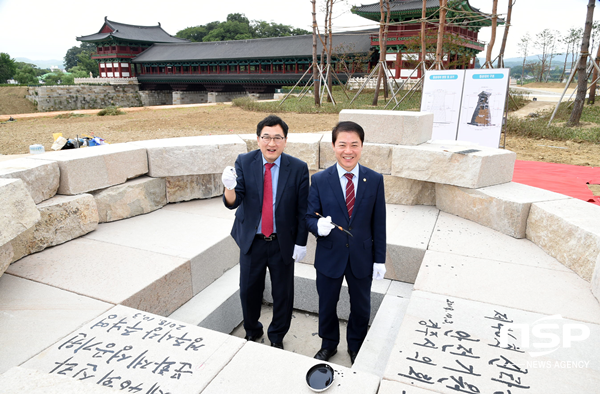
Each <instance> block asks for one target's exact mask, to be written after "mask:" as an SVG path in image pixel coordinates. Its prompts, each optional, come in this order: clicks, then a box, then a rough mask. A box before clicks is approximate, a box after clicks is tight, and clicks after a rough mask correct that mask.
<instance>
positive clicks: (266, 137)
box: [260, 135, 285, 144]
mask: <svg viewBox="0 0 600 394" xmlns="http://www.w3.org/2000/svg"><path fill="white" fill-rule="evenodd" d="M260 138H261V139H262V140H263V141H264V142H266V143H267V144H268V143H270V142H271V141H275V143H276V144H280V143H281V141H283V140H284V139H285V137H282V136H280V135H276V136H275V137H271V136H270V135H263V136H261V137H260Z"/></svg>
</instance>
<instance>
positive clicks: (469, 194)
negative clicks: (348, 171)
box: [435, 182, 570, 238]
mask: <svg viewBox="0 0 600 394" xmlns="http://www.w3.org/2000/svg"><path fill="white" fill-rule="evenodd" d="M435 197H436V206H437V207H438V208H439V209H440V210H442V211H444V212H448V213H451V214H453V215H457V216H460V217H462V218H465V219H469V220H472V221H474V222H475V223H479V224H482V225H484V226H486V227H489V228H492V229H494V230H496V231H500V232H501V233H504V234H506V235H510V236H511V237H515V238H524V237H525V228H526V227H527V217H528V216H529V209H530V207H531V203H534V202H539V201H552V200H565V199H567V198H570V197H568V196H565V195H563V194H558V193H554V192H550V191H547V190H543V189H538V188H536V187H532V186H527V185H522V184H520V183H514V182H509V183H504V184H502V185H496V186H490V187H483V188H481V189H467V188H463V187H458V186H452V185H444V184H440V183H438V184H436V185H435Z"/></svg>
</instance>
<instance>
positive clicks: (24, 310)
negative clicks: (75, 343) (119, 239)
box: [0, 264, 112, 391]
mask: <svg viewBox="0 0 600 394" xmlns="http://www.w3.org/2000/svg"><path fill="white" fill-rule="evenodd" d="M13 265H14V264H13ZM111 307H112V305H111V304H108V303H106V302H102V301H99V300H95V299H93V298H89V297H86V296H83V295H79V294H76V293H72V292H69V291H65V290H61V289H59V288H57V287H55V286H52V285H47V284H43V283H39V282H36V281H33V280H29V279H27V278H19V277H17V276H14V275H11V274H9V273H6V274H4V275H3V276H2V277H0V328H1V329H2V335H0V374H1V373H3V372H5V371H7V370H8V369H10V368H12V367H15V366H17V365H21V364H22V363H24V362H25V361H27V360H28V359H30V358H31V357H33V356H35V355H36V354H38V353H39V352H41V351H42V350H44V349H46V348H47V347H48V346H51V345H52V344H53V343H55V342H56V341H58V340H59V339H60V338H62V337H64V336H65V335H67V334H68V333H70V332H71V331H73V330H75V329H77V327H80V326H81V325H82V324H84V323H86V322H88V321H90V320H91V319H94V318H96V317H97V316H98V315H100V314H101V313H103V312H105V311H106V310H108V309H109V308H111ZM0 376H2V375H0ZM0 387H2V389H0V391H3V389H4V386H2V385H0Z"/></svg>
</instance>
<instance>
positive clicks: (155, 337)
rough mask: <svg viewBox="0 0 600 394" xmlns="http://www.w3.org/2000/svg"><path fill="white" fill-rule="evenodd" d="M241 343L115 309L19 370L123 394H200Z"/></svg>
mask: <svg viewBox="0 0 600 394" xmlns="http://www.w3.org/2000/svg"><path fill="white" fill-rule="evenodd" d="M243 344H244V341H243V340H240V339H239V338H234V337H232V336H229V335H225V334H222V333H219V332H216V331H211V330H207V329H204V328H200V327H195V326H192V325H187V324H183V323H181V322H178V321H175V320H171V319H168V318H164V317H161V316H157V315H154V314H151V313H147V312H142V311H139V310H136V309H133V308H128V307H125V306H121V305H118V306H116V307H114V308H112V309H110V310H109V311H107V312H105V313H103V314H102V315H101V316H99V317H98V318H96V319H94V320H93V321H92V322H90V323H88V324H86V325H84V326H83V327H81V328H79V329H77V330H75V331H73V332H72V333H71V334H69V335H67V336H66V337H64V338H62V339H61V340H59V341H58V342H57V343H55V344H54V345H52V346H51V347H49V348H48V349H46V350H45V351H43V352H42V353H40V354H38V355H37V356H35V357H34V358H32V359H31V360H29V361H28V362H27V363H25V364H24V365H23V366H24V367H25V368H29V369H35V370H38V371H41V372H45V373H50V374H59V375H65V376H69V377H72V378H75V379H85V378H87V379H90V380H93V381H95V382H96V384H98V385H102V386H106V387H112V388H119V389H122V390H123V391H124V390H125V389H128V390H134V388H140V389H141V390H140V391H141V392H151V393H159V392H164V393H167V392H171V393H182V394H185V393H190V394H191V393H199V392H201V391H202V390H203V389H204V388H205V387H206V386H207V385H208V384H209V383H210V382H211V380H213V379H214V378H215V376H216V375H217V374H218V373H219V371H221V369H223V367H224V366H225V365H227V363H228V362H229V361H230V360H231V359H232V357H233V356H234V355H235V354H236V352H237V351H238V350H239V349H240V348H241V347H242V346H243ZM135 390H137V389H135Z"/></svg>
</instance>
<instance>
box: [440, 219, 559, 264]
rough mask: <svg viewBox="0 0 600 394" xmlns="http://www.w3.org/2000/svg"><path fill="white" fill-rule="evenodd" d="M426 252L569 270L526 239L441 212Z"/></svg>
mask: <svg viewBox="0 0 600 394" xmlns="http://www.w3.org/2000/svg"><path fill="white" fill-rule="evenodd" d="M475 240H476V241H475ZM429 250H432V251H437V252H446V253H453V254H460V255H463V256H471V257H479V258H484V259H488V260H498V261H505V262H507V263H514V264H524V265H529V266H532V267H540V268H547V269H553V270H558V271H570V270H569V269H568V268H567V267H565V266H564V265H562V264H561V263H560V262H558V261H557V260H556V259H555V258H553V257H550V256H548V255H547V254H546V253H544V251H543V250H542V249H541V248H540V247H539V246H537V245H535V244H534V243H533V242H530V241H529V240H526V239H515V238H513V237H509V236H508V235H505V234H501V233H499V232H498V231H495V230H492V229H490V228H488V227H485V226H482V225H480V224H477V223H475V222H472V221H470V220H467V219H463V218H460V217H458V216H454V215H451V214H448V213H445V212H440V215H439V217H438V220H437V223H436V227H435V231H434V232H433V235H432V237H431V241H430V243H429Z"/></svg>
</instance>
